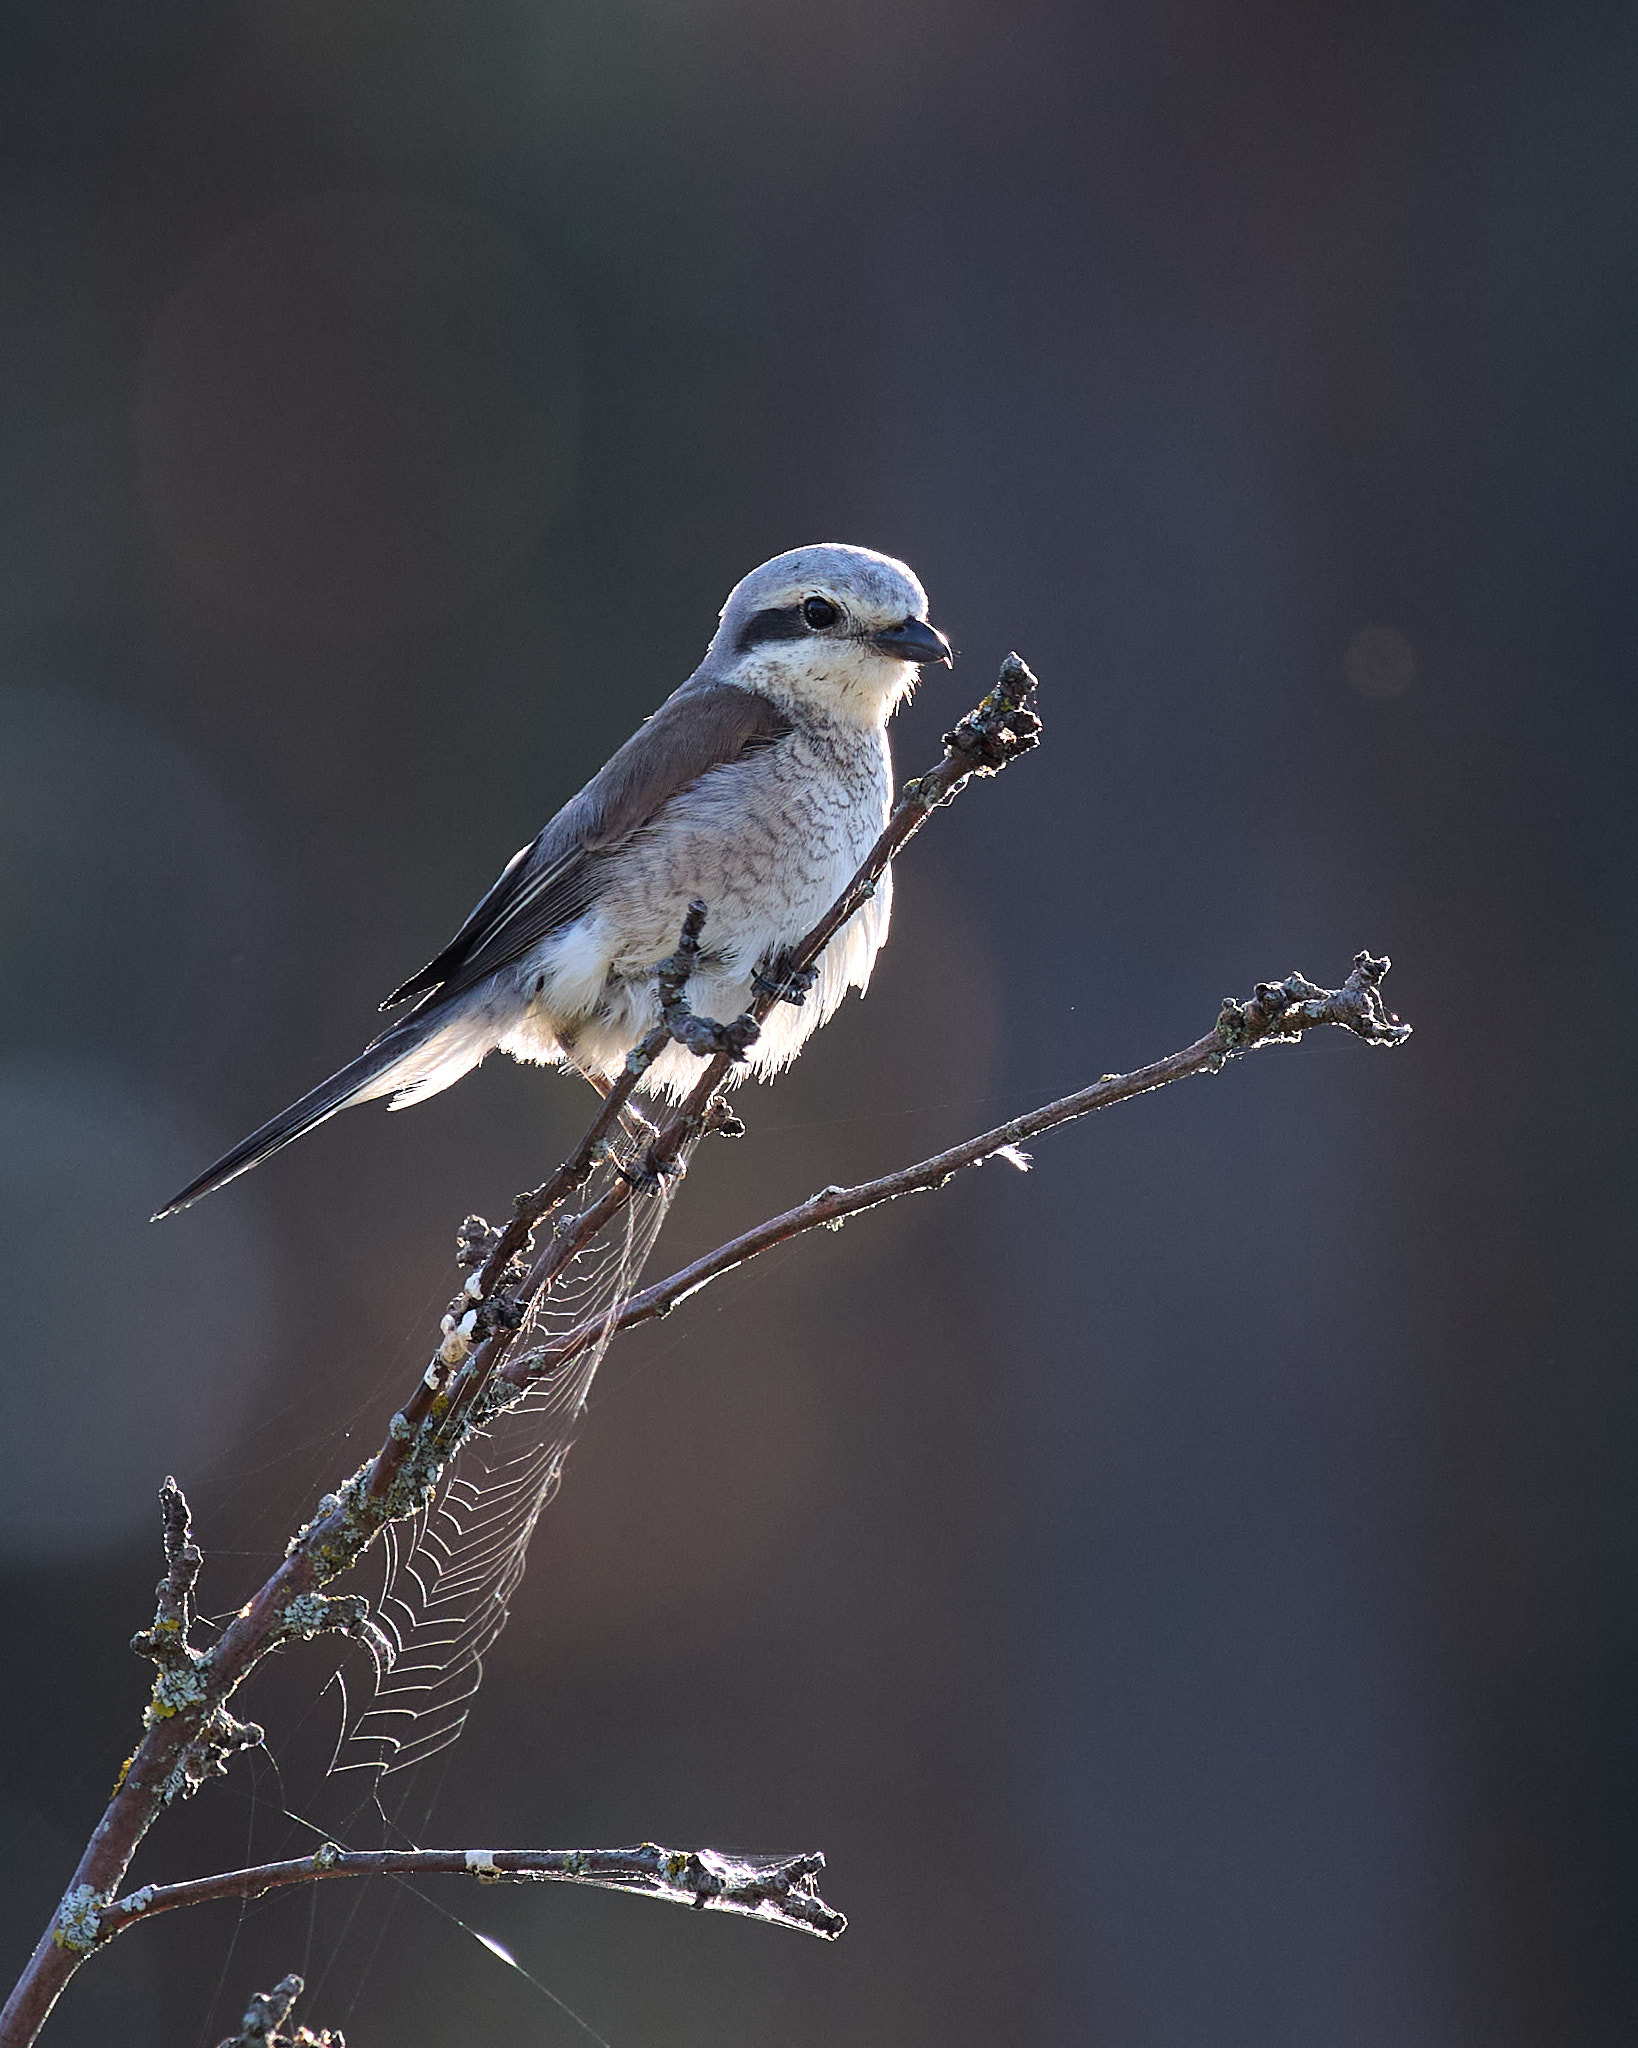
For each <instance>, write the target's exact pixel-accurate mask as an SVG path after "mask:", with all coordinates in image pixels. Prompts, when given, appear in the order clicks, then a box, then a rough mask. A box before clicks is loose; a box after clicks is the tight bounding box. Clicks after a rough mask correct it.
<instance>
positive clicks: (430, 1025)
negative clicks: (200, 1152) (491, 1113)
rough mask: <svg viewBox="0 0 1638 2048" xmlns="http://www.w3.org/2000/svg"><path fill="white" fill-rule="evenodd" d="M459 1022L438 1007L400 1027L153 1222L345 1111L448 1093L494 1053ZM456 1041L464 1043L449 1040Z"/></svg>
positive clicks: (210, 1170)
mask: <svg viewBox="0 0 1638 2048" xmlns="http://www.w3.org/2000/svg"><path fill="white" fill-rule="evenodd" d="M452 1024H453V1020H451V1018H450V1017H449V1016H448V1015H447V1013H446V1014H440V1013H439V1012H438V1011H437V1010H433V1011H431V1012H430V1013H429V1012H425V1011H423V1012H421V1013H420V1014H418V1015H415V1016H410V1017H406V1018H405V1019H404V1021H403V1022H402V1023H401V1024H395V1025H394V1026H393V1028H392V1029H391V1030H390V1031H385V1032H383V1033H382V1035H381V1036H380V1037H379V1038H378V1039H376V1041H375V1042H374V1044H373V1045H370V1046H367V1047H366V1048H365V1049H364V1051H363V1052H361V1053H360V1054H359V1056H358V1058H357V1059H356V1060H353V1061H351V1062H349V1064H348V1065H347V1066H345V1067H343V1068H342V1069H341V1071H340V1073H337V1074H332V1075H331V1076H330V1078H329V1080H328V1081H321V1082H320V1083H319V1085H318V1086H317V1087H316V1088H310V1089H309V1090H308V1092H307V1093H306V1094H305V1095H304V1096H303V1097H302V1098H301V1100H300V1101H299V1102H293V1103H291V1105H290V1107H289V1108H288V1109H285V1110H281V1111H280V1112H279V1114H278V1115H277V1116H276V1117H274V1118H273V1119H272V1120H271V1121H270V1122H268V1123H265V1124H263V1125H262V1127H261V1129H260V1130H259V1131H252V1132H251V1134H250V1136H249V1137H248V1138H244V1139H242V1140H241V1141H240V1142H239V1143H238V1144H237V1145H235V1146H234V1148H233V1150H232V1151H231V1152H224V1153H223V1154H222V1156H221V1158H220V1159H218V1160H217V1162H216V1164H215V1165H214V1166H209V1167H207V1168H206V1169H205V1171H204V1172H203V1173H202V1174H200V1176H199V1178H198V1179H197V1180H192V1181H189V1183H188V1185H187V1186H186V1187H185V1188H183V1190H182V1191H181V1193H180V1194H176V1195H172V1197H171V1199H170V1200H169V1201H168V1202H167V1203H166V1204H165V1206H164V1207H163V1208H162V1209H156V1210H155V1211H154V1214H153V1216H152V1218H151V1221H153V1222H155V1223H157V1222H158V1221H159V1220H160V1218H161V1217H162V1216H174V1215H175V1214H176V1212H177V1210H178V1209H186V1208H187V1207H188V1205H189V1204H190V1203H192V1202H197V1201H198V1199H199V1197H200V1196H201V1195H208V1194H209V1193H210V1192H211V1190H212V1189H213V1188H219V1187H221V1186H222V1185H223V1184H224V1183H225V1182H227V1181H230V1180H235V1179H237V1177H238V1176H239V1175H240V1174H241V1173H248V1172H249V1170H250V1169H251V1167H253V1166H257V1165H259V1164H260V1163H261V1161H262V1160H264V1159H267V1158H269V1157H270V1156H271V1155H272V1154H273V1153H275V1152H279V1151H282V1150H283V1149H284V1147H285V1146H286V1145H289V1144H293V1143H294V1142H295V1140H296V1139H297V1138H300V1137H304V1136H305V1135H306V1133H307V1132H308V1131H310V1130H312V1129H313V1127H314V1125H315V1124H321V1123H323V1122H324V1120H325V1118H326V1117H331V1116H334V1115H335V1113H336V1111H337V1110H338V1109H347V1108H349V1107H351V1105H352V1104H353V1103H355V1102H369V1101H371V1100H373V1099H374V1098H375V1097H376V1096H378V1095H388V1094H392V1093H393V1092H394V1091H397V1090H403V1091H410V1090H413V1091H414V1094H415V1096H416V1098H417V1099H419V1098H420V1097H421V1096H422V1095H430V1094H433V1093H434V1092H435V1091H436V1090H437V1089H440V1088H447V1087H448V1086H449V1084H450V1082H451V1081H454V1080H457V1079H459V1077H460V1075H462V1074H463V1073H465V1072H466V1071H467V1069H468V1068H469V1067H473V1066H476V1065H477V1063H478V1061H479V1060H480V1059H482V1057H483V1054H484V1053H485V1052H486V1051H487V1050H488V1045H482V1046H479V1045H477V1044H471V1043H467V1042H465V1041H467V1040H468V1037H469V1034H467V1033H464V1032H462V1031H461V1030H460V1028H459V1025H458V1024H453V1028H452ZM452 1039H453V1040H456V1041H458V1042H457V1043H455V1044H451V1043H449V1041H450V1040H452ZM490 1043H493V1040H492V1039H491V1041H490ZM395 1106H396V1105H395Z"/></svg>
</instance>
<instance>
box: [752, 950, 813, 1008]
mask: <svg viewBox="0 0 1638 2048" xmlns="http://www.w3.org/2000/svg"><path fill="white" fill-rule="evenodd" d="M818 979H819V970H818V968H817V967H801V968H798V967H793V966H792V965H791V956H790V953H789V951H788V950H787V948H785V947H784V946H781V947H780V949H779V951H778V952H777V953H771V954H770V955H769V956H768V958H767V959H766V960H765V961H764V962H763V963H762V965H761V966H760V967H756V968H754V969H753V970H752V973H751V986H752V987H753V988H755V989H760V991H761V992H762V994H763V995H765V996H772V997H773V998H774V1000H775V1001H776V1002H781V1003H794V1004H796V1005H798V1006H800V1005H801V1004H802V1003H804V1002H805V1001H806V1000H807V996H808V992H809V990H810V989H811V988H812V987H813V984H814V983H815V982H816V981H817V980H818Z"/></svg>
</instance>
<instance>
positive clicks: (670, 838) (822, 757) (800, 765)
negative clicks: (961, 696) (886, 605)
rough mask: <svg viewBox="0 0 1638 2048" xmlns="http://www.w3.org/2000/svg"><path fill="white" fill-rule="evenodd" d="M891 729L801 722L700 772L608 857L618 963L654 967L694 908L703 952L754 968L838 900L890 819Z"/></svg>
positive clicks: (608, 910)
mask: <svg viewBox="0 0 1638 2048" xmlns="http://www.w3.org/2000/svg"><path fill="white" fill-rule="evenodd" d="M890 789H891V768H890V765H889V761H888V755H887V742H886V735H885V734H883V733H880V732H860V731H859V730H858V729H857V728H852V729H843V730H841V731H838V732H835V733H833V732H831V731H829V730H828V729H826V728H824V727H807V726H803V727H798V728H797V730H796V731H795V732H793V733H791V734H790V735H789V737H788V738H787V739H785V740H784V741H783V742H782V743H781V744H780V745H779V746H777V747H773V748H770V749H769V750H768V751H767V752H766V753H761V754H753V755H752V756H750V757H749V759H747V760H745V761H741V762H736V763H734V764H733V765H731V766H729V767H725V768H720V769H713V770H712V771H711V772H710V773H709V774H707V775H704V776H702V777H701V779H700V781H699V782H698V783H696V784H695V786H694V787H693V788H692V789H691V790H689V791H687V792H686V793H685V794H684V795H682V796H680V797H678V798H675V799H673V801H672V802H671V803H670V804H669V805H668V806H667V808H666V811H665V814H664V815H663V816H662V817H661V818H658V819H656V820H655V822H654V823H653V824H652V825H649V826H647V827H645V828H644V830H643V831H642V832H640V833H638V834H636V835H635V836H634V838H633V839H632V840H631V841H629V842H628V844H627V845H626V846H625V847H623V848H622V849H621V850H620V852H619V854H618V855H617V856H616V857H615V858H614V859H613V860H612V861H611V862H610V869H609V873H608V879H607V886H606V894H605V895H604V897H603V900H602V905H601V908H602V909H603V911H604V912H605V915H606V917H607V924H608V927H609V928H610V929H612V930H614V931H617V932H619V933H620V935H621V942H620V945H619V948H618V950H617V951H616V953H615V954H614V956H613V957H612V959H611V960H610V963H609V964H610V970H611V972H612V973H613V974H614V975H617V976H619V977H622V978H625V977H634V976H639V975H645V974H649V973H652V971H653V968H654V964H655V962H656V961H657V960H659V959H661V958H662V957H663V956H664V955H665V954H667V953H669V952H671V951H672V950H673V949H674V948H675V946H676V943H677V934H678V932H679V930H680V929H681V925H682V920H683V916H684V914H685V913H686V911H687V909H688V905H689V903H690V902H691V901H692V900H693V899H694V898H695V897H699V898H701V899H703V901H704V902H705V904H706V905H707V907H708V912H709V914H708V916H707V919H706V925H705V931H704V935H703V949H704V953H705V956H706V957H707V958H713V957H714V958H719V959H724V960H726V961H727V962H730V963H732V964H733V965H734V966H736V967H743V968H744V969H745V970H746V971H749V969H750V968H751V967H752V966H754V965H755V964H756V963H757V961H759V960H760V959H762V958H763V957H764V955H766V954H767V953H769V952H771V951H774V950H776V949H777V948H778V947H780V946H784V945H789V944H791V943H792V942H793V941H795V940H796V939H799V938H800V937H801V936H802V934H803V933H804V932H805V931H807V930H808V929H809V928H810V927H811V926H812V925H813V924H814V923H815V922H816V921H817V919H818V918H819V917H820V916H821V915H822V914H823V913H824V912H825V911H826V910H827V909H828V908H829V907H830V905H831V903H833V902H834V901H835V899H836V897H837V896H838V895H839V894H840V892H841V890H842V888H843V887H844V886H845V884H846V883H847V881H848V879H849V877H850V876H851V875H852V874H853V872H854V870H855V869H856V868H857V867H858V865H859V863H860V861H861V860H863V858H864V856H865V855H866V853H868V852H869V850H870V848H871V846H872V845H873V843H874V842H875V839H876V836H877V834H878V833H879V832H880V831H881V828H882V825H883V823H884V822H885V819H886V816H887V808H888V800H889V794H890Z"/></svg>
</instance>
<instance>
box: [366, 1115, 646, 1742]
mask: <svg viewBox="0 0 1638 2048" xmlns="http://www.w3.org/2000/svg"><path fill="white" fill-rule="evenodd" d="M632 1149H635V1148H632ZM619 1170H620V1162H619V1161H617V1160H616V1159H614V1158H610V1159H606V1160H605V1161H604V1163H603V1164H602V1165H601V1166H600V1167H599V1168H598V1169H597V1171H596V1172H595V1173H594V1175H593V1177H592V1179H591V1180H590V1181H589V1182H588V1184H587V1187H586V1190H585V1194H584V1196H583V1198H582V1203H581V1208H580V1212H579V1213H582V1214H584V1213H585V1211H586V1210H587V1209H589V1208H590V1207H591V1206H592V1205H593V1204H594V1203H595V1202H596V1201H597V1200H598V1199H599V1198H600V1197H601V1196H602V1195H603V1194H604V1193H605V1192H606V1191H607V1189H608V1188H609V1187H610V1186H611V1185H612V1183H613V1180H614V1177H615V1176H616V1174H618V1172H619ZM671 1186H672V1181H671V1179H670V1177H669V1176H668V1177H667V1179H666V1181H665V1182H663V1183H662V1185H661V1186H660V1187H659V1188H657V1189H655V1190H653V1191H652V1192H639V1193H637V1194H634V1195H633V1197H632V1199H631V1200H630V1201H628V1202H626V1203H625V1204H624V1205H623V1206H622V1207H621V1209H620V1210H619V1211H618V1212H617V1214H616V1215H615V1216H614V1217H613V1218H611V1220H610V1221H609V1222H608V1223H606V1224H605V1225H604V1227H603V1229H602V1230H601V1231H599V1232H598V1234H597V1235H596V1236H595V1237H593V1238H592V1239H591V1240H590V1242H589V1243H587V1244H586V1245H585V1246H583V1247H582V1249H581V1250H580V1251H579V1252H578V1253H577V1254H576V1256H575V1257H574V1258H573V1259H572V1260H571V1261H570V1262H569V1264H568V1265H567V1266H566V1267H565V1268H564V1270H563V1271H562V1272H561V1273H560V1274H559V1275H558V1276H557V1279H556V1280H555V1282H553V1284H552V1285H551V1286H550V1287H549V1288H547V1289H544V1290H543V1291H542V1293H541V1294H540V1295H539V1296H537V1297H536V1299H535V1301H534V1303H533V1304H531V1307H530V1310H529V1315H528V1318H527V1320H526V1322H525V1324H524V1327H523V1329H522V1330H521V1331H520V1332H519V1335H518V1339H517V1342H518V1344H519V1346H520V1347H525V1348H526V1347H527V1346H529V1345H531V1344H534V1345H549V1344H550V1343H551V1342H552V1341H553V1340H554V1339H555V1338H558V1337H560V1336H563V1335H565V1334H566V1333H567V1332H568V1331H570V1330H572V1329H575V1328H577V1327H579V1326H580V1325H583V1324H587V1323H596V1322H599V1321H600V1322H601V1324H602V1329H601V1332H600V1334H599V1335H598V1336H597V1338H596V1339H595V1340H594V1341H593V1342H592V1343H591V1344H589V1345H587V1347H586V1348H585V1349H584V1350H583V1351H579V1352H576V1353H575V1355H574V1356H573V1357H572V1358H569V1359H566V1360H565V1361H564V1362H563V1364H561V1365H560V1366H558V1367H557V1368H556V1369H555V1371H552V1372H550V1373H545V1374H542V1376H541V1377H540V1378H539V1379H538V1380H536V1381H535V1383H534V1384H533V1385H532V1386H531V1387H530V1389H529V1391H528V1392H527V1393H526V1394H525V1395H524V1396H523V1398H522V1399H521V1400H519V1401H518V1402H517V1403H516V1404H515V1405H514V1406H512V1407H510V1408H508V1409H506V1410H504V1411H503V1412H502V1413H500V1414H498V1415H496V1416H494V1417H493V1418H492V1419H491V1420H490V1421H489V1422H488V1423H487V1424H485V1426H484V1427H483V1428H482V1429H481V1430H479V1431H477V1432H476V1433H475V1434H474V1435H473V1436H472V1437H470V1438H469V1439H468V1440H467V1442H466V1443H465V1444H464V1445H463V1446H462V1447H461V1449H460V1451H459V1452H458V1453H457V1455H456V1456H455V1457H454V1458H453V1459H452V1460H451V1462H450V1465H449V1467H448V1469H447V1470H446V1472H445V1474H444V1476H443V1478H442V1479H441V1480H440V1482H439V1485H438V1489H437V1491H436V1493H435V1494H434V1495H433V1497H432V1499H431V1501H430V1502H429V1503H428V1504H427V1506H426V1507H424V1508H423V1509H422V1510H421V1511H420V1512H419V1513H418V1514H416V1515H414V1516H412V1517H411V1518H410V1519H409V1520H408V1521H405V1522H398V1523H392V1524H389V1525H388V1527H387V1528H386V1529H385V1530H384V1531H383V1554H384V1560H385V1562H384V1569H383V1571H382V1576H381V1581H380V1586H379V1590H378V1591H377V1592H376V1594H375V1595H374V1598H373V1609H374V1619H375V1621H376V1623H377V1626H378V1627H379V1629H380V1631H381V1638H382V1640H381V1641H380V1642H378V1643H377V1644H376V1646H375V1648H374V1649H373V1651H372V1665H373V1685H372V1686H371V1688H370V1689H369V1692H368V1694H367V1696H366V1697H365V1698H363V1699H362V1700H361V1701H360V1702H358V1703H356V1704H355V1703H353V1702H350V1701H347V1700H346V1694H345V1690H344V1691H343V1700H344V1711H343V1718H342V1726H341V1732H340V1735H339V1737H338V1740H337V1743H336V1749H335V1754H334V1756H333V1758H332V1760H331V1764H330V1771H331V1773H332V1774H335V1773H339V1772H344V1771H369V1772H374V1773H377V1774H378V1775H379V1777H380V1778H387V1777H390V1776H393V1775H394V1774H396V1773H398V1772H401V1771H407V1770H410V1769H411V1768H413V1767H414V1766H415V1765H417V1764H422V1763H425V1762H426V1761H427V1759H428V1758H429V1757H433V1756H436V1755H437V1754H438V1752H439V1751H440V1750H443V1749H447V1748H448V1747H449V1746H450V1744H451V1743H452V1742H454V1741H456V1740H457V1738H458V1737H459V1735H460V1733H461V1730H462V1729H463V1728H464V1727H465V1725H466V1718H467V1715H468V1714H469V1713H470V1711H471V1708H472V1702H473V1700H474V1698H475V1697H476V1695H477V1692H478V1688H479V1686H480V1685H481V1684H482V1683H483V1664H484V1658H485V1657H486V1656H487V1655H488V1653H489V1651H490V1650H491V1649H492V1648H493V1646H494V1643H495V1641H496V1638H497V1637H498V1636H499V1635H500V1632H501V1630H502V1629H503V1628H504V1627H505V1626H506V1622H507V1616H508V1613H509V1611H510V1609H509V1603H510V1601H511V1599H512V1596H513V1594H514V1593H515V1592H516V1591H517V1588H518V1584H519V1582H520V1581H521V1579H522V1577H523V1572H524V1566H525V1564H526V1563H527V1561H528V1555H529V1539H530V1538H531V1536H533V1534H534V1531H535V1524H536V1522H537V1521H538V1520H539V1519H540V1513H541V1510H542V1509H543V1508H544V1507H545V1506H546V1504H547V1502H548V1501H550V1500H551V1498H552V1496H553V1494H554V1493H556V1491H557V1488H558V1484H559V1482H560V1480H561V1478H562V1476H563V1463H564V1460H565V1459H566V1458H567V1456H568V1454H569V1448H570V1446H571V1444H572V1443H573V1441H574V1437H575V1432H576V1430H577V1428H578V1427H579V1423H580V1418H581V1416H582V1414H583V1413H584V1412H585V1406H586V1397H587V1394H588V1393H589V1392H590V1389H591V1383H592V1380H593V1379H594V1378H595V1376H596V1373H597V1368H598V1366H599V1365H600V1364H601V1363H602V1360H603V1354H604V1352H605V1351H606V1350H607V1349H608V1344H609V1338H610V1337H611V1335H612V1334H613V1325H614V1320H615V1318H616V1316H617V1315H618V1313H619V1311H620V1308H621V1307H622V1305H623V1304H624V1303H625V1301H626V1300H627V1299H628V1298H629V1296H630V1295H631V1293H632V1292H633V1291H634V1289H635V1288H636V1285H637V1282H638V1279H639V1277H640V1276H641V1273H642V1269H643V1266H644V1264H645V1263H646V1261H647V1259H648V1255H649V1253H650V1251H651V1250H652V1249H653V1245H654V1240H655V1238H656V1237H657V1236H658V1235H659V1231H660V1226H661V1224H662V1223H663V1222H664V1221H665V1215H666V1210H667V1208H668V1207H669V1205H670V1188H671Z"/></svg>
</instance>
